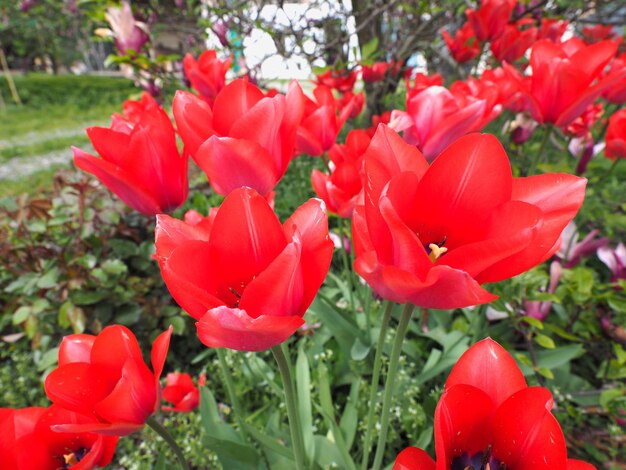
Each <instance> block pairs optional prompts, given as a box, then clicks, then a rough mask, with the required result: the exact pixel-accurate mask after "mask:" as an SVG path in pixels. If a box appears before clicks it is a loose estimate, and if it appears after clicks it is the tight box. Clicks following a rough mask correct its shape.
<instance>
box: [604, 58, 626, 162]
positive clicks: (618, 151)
mask: <svg viewBox="0 0 626 470" xmlns="http://www.w3.org/2000/svg"><path fill="white" fill-rule="evenodd" d="M624 70H626V69H624ZM604 154H605V155H606V157H607V158H610V159H613V160H614V159H616V158H626V109H620V110H619V111H617V112H616V113H614V114H613V115H612V116H611V117H610V118H609V126H608V127H607V129H606V149H605V151H604Z"/></svg>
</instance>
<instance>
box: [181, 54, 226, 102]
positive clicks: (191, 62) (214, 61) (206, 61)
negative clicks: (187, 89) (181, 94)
mask: <svg viewBox="0 0 626 470" xmlns="http://www.w3.org/2000/svg"><path fill="white" fill-rule="evenodd" d="M232 61H233V59H232V57H229V58H228V59H226V60H220V59H219V58H218V57H217V53H216V52H215V51H214V50H213V49H210V50H208V51H204V52H203V53H202V54H200V57H198V60H197V61H196V59H194V58H193V56H192V55H191V54H186V55H185V58H184V59H183V67H184V68H185V76H186V77H187V78H188V79H189V82H190V83H191V86H192V87H193V88H194V89H195V90H196V91H197V92H198V93H200V95H201V96H202V97H203V98H204V99H205V100H206V101H207V102H208V103H209V104H213V101H214V100H215V97H216V96H217V94H218V93H219V92H220V91H221V90H222V88H224V86H226V72H228V69H229V68H230V65H231V63H232Z"/></svg>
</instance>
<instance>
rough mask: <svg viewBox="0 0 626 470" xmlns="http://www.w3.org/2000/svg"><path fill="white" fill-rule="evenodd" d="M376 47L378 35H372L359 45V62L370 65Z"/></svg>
mask: <svg viewBox="0 0 626 470" xmlns="http://www.w3.org/2000/svg"><path fill="white" fill-rule="evenodd" d="M377 49H378V37H376V36H374V37H373V38H372V39H370V40H369V41H367V42H366V43H365V44H363V47H361V63H364V64H368V65H370V64H371V63H372V62H373V60H374V59H375V55H376V50H377Z"/></svg>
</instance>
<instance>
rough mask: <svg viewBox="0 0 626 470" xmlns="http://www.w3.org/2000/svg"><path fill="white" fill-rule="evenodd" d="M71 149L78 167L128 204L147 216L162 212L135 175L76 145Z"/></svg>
mask: <svg viewBox="0 0 626 470" xmlns="http://www.w3.org/2000/svg"><path fill="white" fill-rule="evenodd" d="M72 151H73V152H74V164H75V165H76V166H77V167H78V168H80V169H81V170H83V171H86V172H87V173H91V174H92V175H94V176H95V177H96V178H98V179H99V180H100V182H101V183H102V184H104V185H105V186H106V187H107V188H109V189H110V190H111V191H112V192H113V193H115V194H116V195H117V196H118V197H119V198H120V199H121V200H122V201H124V202H125V203H126V204H127V205H128V206H130V207H132V208H133V209H135V210H136V211H139V212H141V213H142V214H145V215H148V216H152V215H156V214H159V213H161V212H163V210H162V209H161V207H160V206H159V202H158V201H157V200H156V199H155V198H154V196H153V195H151V194H150V193H149V192H148V191H147V189H146V188H145V187H144V186H143V185H142V183H141V181H138V180H137V175H133V174H128V173H126V172H125V171H123V170H122V169H121V168H120V167H118V166H116V165H113V164H112V163H109V162H107V161H105V160H103V159H101V158H97V157H95V156H93V155H90V154H88V153H85V152H83V151H82V150H80V149H78V148H76V147H72Z"/></svg>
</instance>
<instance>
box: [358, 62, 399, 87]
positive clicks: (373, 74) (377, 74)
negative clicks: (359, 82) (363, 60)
mask: <svg viewBox="0 0 626 470" xmlns="http://www.w3.org/2000/svg"><path fill="white" fill-rule="evenodd" d="M400 67H402V62H396V61H393V60H390V61H389V62H374V63H373V64H372V65H366V64H362V65H361V74H362V76H363V81H365V82H369V83H375V82H380V81H382V80H384V79H385V75H387V71H388V70H389V69H391V74H392V75H396V74H397V73H398V72H399V71H400Z"/></svg>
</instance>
